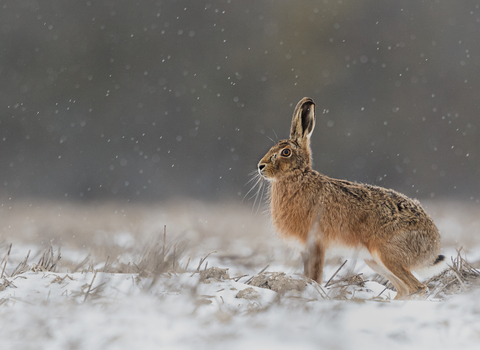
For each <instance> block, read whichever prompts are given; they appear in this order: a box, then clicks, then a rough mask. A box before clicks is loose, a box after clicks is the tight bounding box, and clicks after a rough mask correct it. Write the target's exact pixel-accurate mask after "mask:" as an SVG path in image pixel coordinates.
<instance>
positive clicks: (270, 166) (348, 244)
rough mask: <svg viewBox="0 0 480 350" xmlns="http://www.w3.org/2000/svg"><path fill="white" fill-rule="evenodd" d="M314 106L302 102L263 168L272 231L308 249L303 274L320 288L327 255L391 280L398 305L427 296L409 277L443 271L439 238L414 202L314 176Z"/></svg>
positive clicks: (308, 100) (378, 189)
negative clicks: (349, 256) (337, 254)
mask: <svg viewBox="0 0 480 350" xmlns="http://www.w3.org/2000/svg"><path fill="white" fill-rule="evenodd" d="M314 127H315V103H314V102H313V100H312V99H311V98H308V97H305V98H303V99H302V100H301V101H300V102H299V103H298V104H297V106H296V107H295V111H294V113H293V119H292V126H291V130H290V139H289V140H281V141H280V142H278V143H277V144H276V145H275V146H273V147H272V148H271V149H270V150H269V151H268V152H267V154H266V155H265V156H264V157H263V158H262V160H261V161H260V163H258V172H259V173H260V175H261V176H262V177H263V178H266V179H268V180H269V183H270V210H271V216H272V221H273V225H274V227H275V229H276V231H277V232H278V233H279V234H280V235H281V236H282V237H283V238H287V239H289V238H293V239H296V240H298V241H300V242H301V243H302V244H303V245H304V246H305V247H306V253H305V254H304V267H305V275H306V276H307V277H310V278H311V279H313V280H316V281H317V282H319V283H321V282H322V274H323V265H324V260H325V254H326V253H327V254H328V253H329V252H331V251H350V252H352V253H353V254H355V256H356V257H358V258H362V259H364V260H365V262H366V263H367V265H368V266H370V267H371V268H372V269H373V270H374V271H376V272H377V273H379V274H380V275H382V276H384V277H386V278H388V279H389V280H390V282H392V284H393V285H394V286H395V288H396V289H397V295H396V297H395V299H406V298H410V297H411V296H412V295H413V294H420V293H424V292H425V291H426V289H427V287H426V286H425V285H424V284H422V283H421V282H419V281H418V280H417V279H416V278H415V276H414V275H413V274H412V273H411V271H418V270H424V269H428V268H429V267H433V266H435V265H436V266H437V267H438V266H439V264H440V262H442V261H443V260H444V259H445V257H444V256H443V255H439V250H440V235H439V233H438V230H437V228H436V226H435V224H434V223H433V221H432V219H431V218H430V217H429V216H428V215H427V214H426V213H425V211H424V210H423V208H422V207H421V205H420V203H419V202H418V201H417V200H412V199H410V198H408V197H407V196H405V195H403V194H401V193H398V192H396V191H393V190H390V189H385V188H382V187H377V186H370V185H365V184H359V183H354V182H349V181H344V180H337V179H332V178H330V177H328V176H325V175H322V174H320V173H318V172H317V171H315V170H313V169H312V160H311V155H310V152H311V151H310V136H311V135H312V132H313V128H314Z"/></svg>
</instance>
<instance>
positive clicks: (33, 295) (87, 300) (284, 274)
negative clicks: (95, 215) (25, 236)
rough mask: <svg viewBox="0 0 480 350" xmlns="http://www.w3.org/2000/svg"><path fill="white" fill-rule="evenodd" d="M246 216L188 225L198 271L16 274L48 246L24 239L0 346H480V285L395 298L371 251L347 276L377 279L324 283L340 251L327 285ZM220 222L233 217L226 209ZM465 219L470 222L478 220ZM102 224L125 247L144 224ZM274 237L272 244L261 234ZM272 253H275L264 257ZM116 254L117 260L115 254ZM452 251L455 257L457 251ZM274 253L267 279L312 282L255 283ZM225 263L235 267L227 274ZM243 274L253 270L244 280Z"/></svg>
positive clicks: (1, 299)
mask: <svg viewBox="0 0 480 350" xmlns="http://www.w3.org/2000/svg"><path fill="white" fill-rule="evenodd" d="M206 210H208V208H206ZM152 217H153V216H152ZM180 217H182V216H180ZM228 220H230V219H228ZM474 220H476V219H475V218H474ZM205 221H209V222H211V223H212V224H213V223H214V222H215V220H214V219H212V218H208V220H203V221H202V222H205ZM454 221H455V218H450V219H444V221H443V222H445V225H446V226H445V227H447V226H449V225H451V222H454ZM142 222H143V223H145V222H146V220H142ZM185 222H186V221H185ZM439 222H442V220H439ZM244 223H245V225H247V227H246V228H243V227H242V228H241V229H240V231H234V230H233V229H232V231H231V232H230V233H227V231H225V235H224V236H216V235H215V234H213V233H212V232H211V230H206V231H202V230H201V229H197V230H195V229H192V228H188V229H187V228H185V232H186V233H184V235H185V236H186V237H187V238H189V239H190V240H192V241H193V244H192V247H191V249H190V250H189V251H187V252H186V253H184V256H183V257H182V259H181V261H180V262H179V264H180V265H181V266H186V262H187V261H186V260H187V259H188V258H191V261H192V262H191V263H190V267H189V268H188V272H183V271H177V272H173V271H170V272H168V271H166V272H164V273H162V274H160V275H158V276H157V278H155V277H154V276H153V275H152V274H148V273H146V274H140V275H139V274H138V273H107V272H102V271H103V268H104V266H105V260H104V261H96V262H95V264H93V263H92V264H91V265H90V267H89V266H88V264H87V265H86V266H85V267H84V270H83V271H78V272H74V273H72V272H70V271H68V269H67V268H65V267H61V268H59V269H57V270H58V271H61V272H49V271H42V270H41V269H38V268H37V269H34V270H35V271H33V270H32V269H30V270H29V271H27V272H25V273H22V274H20V275H16V276H13V277H10V274H11V273H12V271H13V269H14V268H15V267H16V265H17V264H18V263H19V262H20V261H22V260H23V259H24V258H25V256H26V253H27V252H28V250H32V254H31V259H30V261H29V266H30V267H34V266H35V263H34V262H35V261H37V260H36V259H37V258H38V256H39V253H40V254H41V250H39V247H38V246H35V245H34V244H31V243H30V242H28V241H26V242H25V243H18V242H17V243H15V244H14V248H13V249H12V253H11V255H10V257H9V261H8V264H7V267H6V270H5V271H6V272H7V274H8V275H6V276H5V277H4V278H3V279H1V280H0V348H1V349H2V350H3V349H30V348H32V349H33V348H35V349H37V348H40V349H47V348H48V349H51V350H55V349H132V348H136V349H137V348H138V349H225V348H228V349H241V350H245V349H249V348H252V349H261V348H267V347H268V348H274V349H292V348H295V349H406V348H408V349H411V348H413V349H457V348H462V349H477V348H478V343H479V341H480V304H479V303H478V300H479V298H480V289H472V290H471V291H469V292H466V293H462V294H457V295H453V296H451V297H449V298H447V299H445V300H440V299H435V298H434V297H429V298H428V299H427V300H410V301H396V300H392V299H393V298H394V297H395V292H394V291H391V290H389V289H385V287H384V286H383V285H382V284H380V283H378V282H376V281H374V280H373V277H374V273H373V272H372V271H371V270H370V269H369V268H368V267H367V266H366V265H365V264H364V263H363V262H358V263H356V264H353V263H352V262H349V263H348V264H346V265H345V267H344V269H343V270H342V271H341V272H340V273H339V275H338V276H337V277H339V276H340V275H342V274H343V275H345V273H346V272H347V271H353V272H354V273H355V274H361V276H362V277H363V279H364V280H366V282H365V283H364V284H363V285H350V286H348V287H347V288H344V289H343V292H344V293H346V294H345V298H346V299H345V300H339V299H335V298H334V297H335V296H338V293H340V290H339V289H338V288H335V287H333V286H329V287H327V288H325V282H326V280H327V279H328V278H330V277H331V276H332V275H333V274H334V273H335V271H336V270H337V269H338V267H339V265H340V264H341V262H340V263H338V261H331V262H330V263H329V264H327V266H326V268H325V281H324V283H323V284H322V285H321V286H320V285H318V284H317V283H315V282H312V281H308V280H306V279H304V278H303V277H302V276H301V275H300V274H299V272H300V266H297V265H299V264H298V261H296V262H295V258H294V257H295V253H292V251H291V250H289V248H286V247H285V245H283V243H282V242H280V241H276V240H272V237H271V236H269V235H268V234H267V235H264V236H262V235H258V234H257V231H254V230H252V229H251V227H249V226H248V225H249V224H251V225H253V226H255V227H258V222H256V219H255V220H253V222H251V223H248V222H247V221H245V222H244ZM215 224H216V225H217V226H219V227H223V226H224V223H223V222H222V221H221V220H220V219H219V220H218V221H217V222H215ZM98 225H99V226H101V225H100V224H98ZM465 225H466V227H470V226H468V223H465ZM238 227H241V225H238ZM451 227H452V228H453V226H451ZM455 227H456V226H455ZM462 227H465V226H462ZM456 229H458V230H460V229H461V228H458V227H456ZM222 230H223V228H222ZM96 232H98V234H100V238H101V239H97V240H95V239H94V237H95V236H93V238H92V242H95V244H103V243H102V242H104V243H105V244H112V245H114V246H122V247H123V249H125V250H128V249H133V248H132V247H135V246H136V245H138V242H137V241H136V240H135V239H136V238H135V237H137V236H138V232H137V233H136V234H133V233H131V232H128V230H122V229H119V230H117V231H116V232H115V233H113V234H112V233H110V235H111V237H110V238H109V239H106V238H105V237H104V236H105V235H108V234H109V233H108V232H107V231H102V229H101V228H100V227H99V228H98V230H97V231H96ZM161 232H162V231H161ZM239 232H242V234H244V236H240V235H239ZM248 232H252V233H251V235H249V234H248ZM208 234H211V236H208ZM162 237H163V236H162ZM104 238H105V239H104ZM264 240H266V241H267V244H265V245H262V244H263V243H265V241H264ZM447 241H448V239H447ZM4 248H5V245H3V247H1V246H0V261H1V259H2V258H3V256H4V254H5V253H6V250H5V249H4ZM212 248H217V249H218V252H217V253H212V254H211V255H210V256H209V257H208V258H207V259H206V261H205V263H204V264H203V265H202V267H201V268H200V269H199V272H196V273H194V271H195V269H196V268H197V263H196V261H198V258H201V257H204V256H205V255H206V253H205V252H210V251H213V249H212ZM455 248H456V247H453V246H449V247H445V249H443V250H442V253H443V254H450V253H451V254H454V253H455ZM468 248H469V256H480V247H479V246H478V245H476V244H473V245H470V246H469V247H468ZM197 249H200V250H201V251H198V250H197ZM86 251H87V249H85V248H78V249H73V248H72V247H70V248H67V247H65V248H62V256H63V257H64V259H68V258H69V257H73V258H72V259H77V262H78V261H81V260H83V259H84V258H85V255H82V254H85V252H86ZM55 253H56V252H55ZM35 254H36V256H37V258H35ZM92 254H93V253H92ZM265 256H268V259H267V260H262V257H265ZM110 259H112V260H111V261H113V260H114V259H113V257H112V256H110ZM122 259H123V260H125V259H126V260H128V259H130V261H134V260H135V253H134V252H133V251H132V250H129V251H128V252H126V253H125V254H124V255H122ZM122 259H119V260H117V262H118V261H121V260H122ZM447 260H448V261H450V256H449V257H448V258H447ZM292 261H293V262H292ZM124 262H125V261H124ZM207 262H208V268H211V267H218V268H222V269H228V270H226V271H223V272H222V271H220V272H222V273H223V275H222V274H215V272H218V271H219V270H218V271H217V270H211V271H212V274H213V276H214V277H211V278H207V279H205V276H206V274H205V272H203V271H205V264H206V263H207ZM265 262H268V263H269V265H270V266H269V267H268V268H267V269H266V272H265V277H266V278H267V277H271V278H280V279H281V278H284V279H285V280H288V281H290V282H291V281H293V282H292V283H293V284H295V283H296V282H295V281H297V282H298V283H299V284H302V283H304V284H305V288H303V289H300V290H298V289H295V288H293V289H290V290H287V292H286V293H277V292H275V291H274V290H270V289H265V288H260V287H258V286H256V285H254V283H253V281H252V284H246V282H247V281H248V280H249V279H250V278H251V277H252V276H254V275H255V274H257V273H258V272H259V271H260V270H261V269H262V268H264V267H265V266H266V264H265ZM92 267H93V268H94V269H96V270H97V271H96V272H95V271H93V269H92ZM2 268H3V266H2V267H1V268H0V273H1V271H2ZM208 268H207V269H208ZM209 271H210V270H209ZM225 273H228V274H229V276H230V277H231V278H228V277H225ZM243 274H248V276H245V277H242V278H239V279H238V281H236V279H237V278H236V277H238V276H242V275H243ZM215 276H216V278H215ZM219 276H223V278H222V277H219ZM234 277H235V278H234ZM2 286H3V287H2ZM240 292H241V293H240ZM325 293H327V294H328V297H325Z"/></svg>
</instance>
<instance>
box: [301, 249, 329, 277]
mask: <svg viewBox="0 0 480 350" xmlns="http://www.w3.org/2000/svg"><path fill="white" fill-rule="evenodd" d="M302 258H303V269H304V274H305V276H307V277H308V278H311V279H312V280H314V281H317V282H318V283H320V284H321V283H322V277H323V264H324V262H325V248H324V247H323V244H322V243H321V242H314V243H311V244H308V245H307V249H306V250H305V252H303V253H302Z"/></svg>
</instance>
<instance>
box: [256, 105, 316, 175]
mask: <svg viewBox="0 0 480 350" xmlns="http://www.w3.org/2000/svg"><path fill="white" fill-rule="evenodd" d="M314 127H315V103H314V102H313V100H312V99H311V98H308V97H304V98H303V99H301V100H300V102H298V104H297V106H296V107H295V111H294V112H293V119H292V127H291V130H290V139H288V140H281V141H280V142H278V143H277V144H276V145H275V146H273V147H272V148H270V150H269V151H268V152H267V154H266V155H265V156H264V157H263V158H262V160H261V161H260V162H259V163H258V172H259V173H260V175H262V176H263V177H265V178H267V179H268V180H273V179H279V178H282V177H286V176H289V175H293V174H294V173H295V172H296V171H297V170H298V171H300V172H305V171H306V170H310V169H311V163H312V160H311V156H310V136H311V135H312V132H313V128H314Z"/></svg>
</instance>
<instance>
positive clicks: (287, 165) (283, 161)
mask: <svg viewBox="0 0 480 350" xmlns="http://www.w3.org/2000/svg"><path fill="white" fill-rule="evenodd" d="M309 159H310V155H309V154H308V151H306V152H305V150H303V149H302V148H301V147H300V146H299V145H298V144H297V143H296V142H295V141H292V140H282V141H280V142H279V143H278V144H276V145H275V146H273V147H272V148H270V150H269V151H268V152H267V154H266V155H265V156H264V157H263V158H262V160H260V162H259V163H258V172H259V173H260V175H262V176H263V177H264V178H266V179H267V180H273V179H278V178H281V177H286V176H289V175H292V174H293V172H294V171H295V170H297V169H298V170H301V171H304V170H305V169H306V168H307V167H308V165H309Z"/></svg>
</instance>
